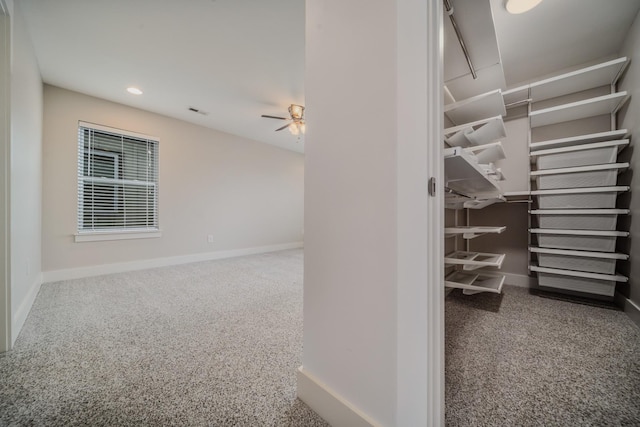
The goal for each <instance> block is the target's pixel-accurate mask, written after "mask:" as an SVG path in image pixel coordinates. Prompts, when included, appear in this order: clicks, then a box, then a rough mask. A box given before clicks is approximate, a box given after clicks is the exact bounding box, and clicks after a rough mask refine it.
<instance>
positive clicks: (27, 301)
mask: <svg viewBox="0 0 640 427" xmlns="http://www.w3.org/2000/svg"><path fill="white" fill-rule="evenodd" d="M41 286H42V274H38V275H37V276H36V280H35V281H34V282H33V283H32V284H31V286H29V291H28V292H27V295H25V297H24V299H23V300H22V302H21V303H20V306H19V307H18V309H17V310H16V311H15V313H13V324H12V325H11V326H12V328H11V345H12V346H13V343H15V342H16V339H17V338H18V335H19V334H20V331H21V330H22V327H23V326H24V322H25V321H26V320H27V316H28V315H29V311H31V307H33V303H34V302H35V301H36V297H37V296H38V292H40V287H41Z"/></svg>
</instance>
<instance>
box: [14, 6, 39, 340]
mask: <svg viewBox="0 0 640 427" xmlns="http://www.w3.org/2000/svg"><path fill="white" fill-rule="evenodd" d="M41 164H42V81H41V78H40V71H39V69H38V63H37V61H36V58H35V52H34V49H33V45H32V44H31V39H30V37H29V34H28V32H27V29H26V25H25V23H24V21H23V18H22V15H21V11H20V3H19V2H15V5H14V11H13V19H12V60H11V175H10V180H11V184H10V185H11V190H10V191H11V196H10V198H11V199H10V216H11V218H10V232H11V249H10V251H11V312H12V327H11V329H12V341H15V339H16V338H17V336H18V333H19V331H20V329H21V328H22V325H23V324H24V321H25V320H26V317H27V314H28V313H29V310H30V309H31V305H32V304H33V301H34V300H35V296H36V294H37V292H38V290H39V288H40V283H41V274H40V272H41V250H40V248H41V233H40V230H41V212H42V209H41V206H42V201H41V200H42V174H41Z"/></svg>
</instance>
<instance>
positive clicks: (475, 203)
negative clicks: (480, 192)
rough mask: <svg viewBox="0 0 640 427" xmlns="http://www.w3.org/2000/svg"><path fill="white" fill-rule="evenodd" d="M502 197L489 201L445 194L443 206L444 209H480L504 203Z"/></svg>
mask: <svg viewBox="0 0 640 427" xmlns="http://www.w3.org/2000/svg"><path fill="white" fill-rule="evenodd" d="M504 201H505V199H504V197H493V198H489V199H477V198H475V197H466V196H462V195H455V194H446V195H445V197H444V205H445V208H446V209H482V208H486V207H487V206H490V205H493V204H494V203H500V202H504Z"/></svg>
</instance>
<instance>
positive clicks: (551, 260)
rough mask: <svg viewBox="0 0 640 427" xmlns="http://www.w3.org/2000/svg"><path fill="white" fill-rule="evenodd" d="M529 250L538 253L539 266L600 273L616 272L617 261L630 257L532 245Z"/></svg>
mask: <svg viewBox="0 0 640 427" xmlns="http://www.w3.org/2000/svg"><path fill="white" fill-rule="evenodd" d="M529 251H530V252H532V253H535V254H536V255H537V258H538V266H539V267H545V268H557V269H560V270H573V271H584V272H588V273H599V274H615V272H616V263H617V261H619V260H627V259H629V255H627V254H620V253H612V252H593V251H576V250H567V249H555V248H538V247H530V248H529Z"/></svg>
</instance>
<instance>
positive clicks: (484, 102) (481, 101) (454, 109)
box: [444, 89, 507, 125]
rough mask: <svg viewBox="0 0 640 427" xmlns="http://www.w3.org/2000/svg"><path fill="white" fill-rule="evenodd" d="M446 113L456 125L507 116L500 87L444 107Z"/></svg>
mask: <svg viewBox="0 0 640 427" xmlns="http://www.w3.org/2000/svg"><path fill="white" fill-rule="evenodd" d="M444 114H445V115H446V116H447V117H448V118H449V120H451V122H452V123H453V124H454V125H461V124H464V123H469V122H474V121H477V120H481V119H485V118H487V117H491V116H505V115H506V114H507V110H506V109H505V107H504V99H503V98H502V91H501V90H500V89H496V90H493V91H491V92H487V93H483V94H480V95H476V96H473V97H471V98H467V99H463V100H462V101H458V102H454V103H453V104H449V105H446V106H445V107H444Z"/></svg>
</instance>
